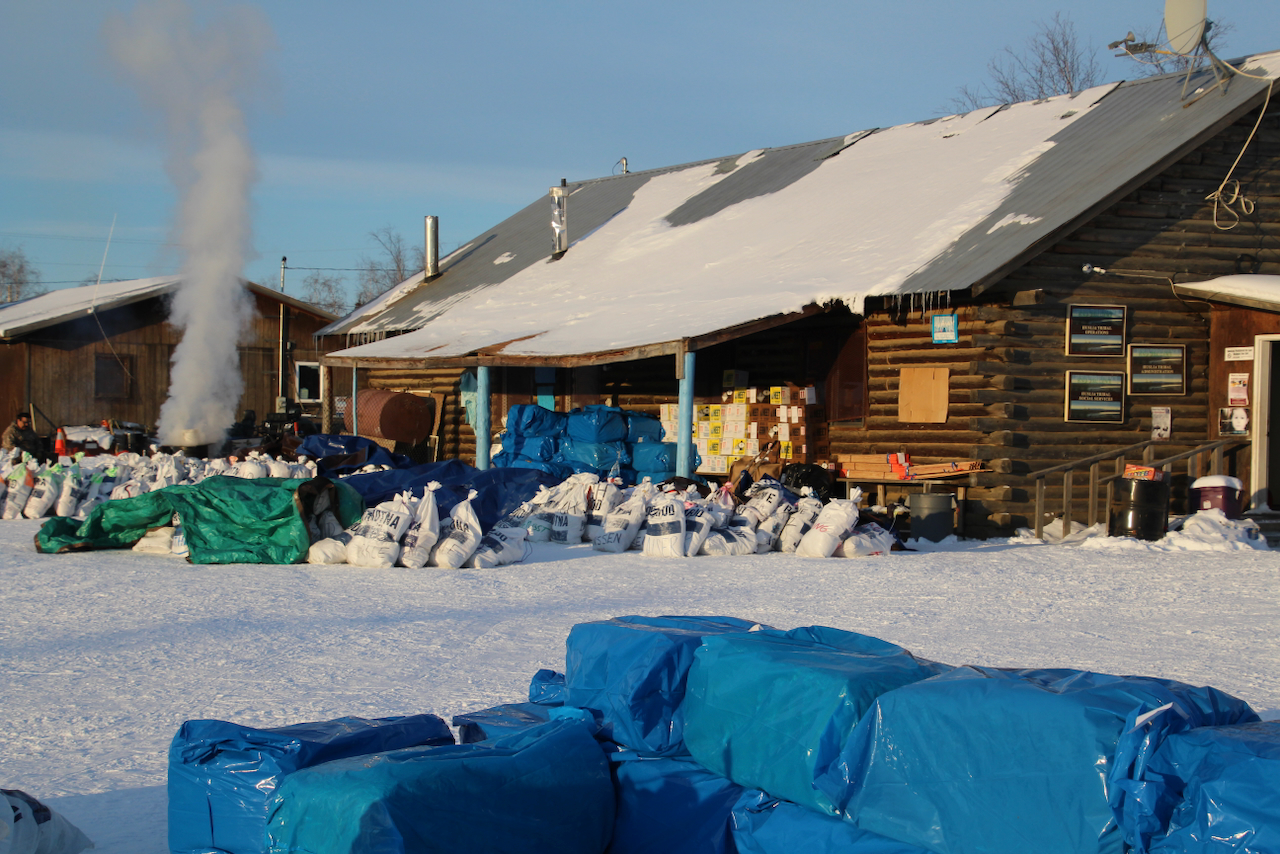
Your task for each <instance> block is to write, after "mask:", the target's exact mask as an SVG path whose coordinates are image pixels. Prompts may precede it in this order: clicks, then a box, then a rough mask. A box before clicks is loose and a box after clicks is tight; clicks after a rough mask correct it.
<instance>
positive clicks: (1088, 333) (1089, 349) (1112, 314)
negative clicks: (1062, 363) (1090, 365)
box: [1067, 305, 1125, 356]
mask: <svg viewBox="0 0 1280 854" xmlns="http://www.w3.org/2000/svg"><path fill="white" fill-rule="evenodd" d="M1124 318H1125V308H1124V306H1122V305H1072V306H1068V307H1067V355H1070V356H1123V355H1124Z"/></svg>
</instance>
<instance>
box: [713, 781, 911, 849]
mask: <svg viewBox="0 0 1280 854" xmlns="http://www.w3.org/2000/svg"><path fill="white" fill-rule="evenodd" d="M731 826H732V829H733V842H734V844H735V845H736V846H737V849H738V854H927V852H926V850H925V849H924V848H919V847H917V846H915V845H911V844H908V843H906V842H899V841H898V840H896V839H889V838H888V837H886V836H881V835H879V834H878V833H872V832H871V831H869V830H862V829H861V828H858V827H856V826H855V825H853V824H850V823H849V822H847V821H842V820H840V819H838V818H836V817H834V816H829V815H823V814H821V813H816V812H814V811H813V810H811V809H806V808H805V807H802V806H800V805H798V804H793V803H791V802H790V801H784V800H781V799H779V798H775V797H773V796H772V795H769V794H766V793H764V792H762V791H760V790H759V789H748V790H747V791H746V792H744V793H743V795H742V797H741V798H739V799H738V802H737V803H736V804H735V805H734V807H733V815H732V818H731Z"/></svg>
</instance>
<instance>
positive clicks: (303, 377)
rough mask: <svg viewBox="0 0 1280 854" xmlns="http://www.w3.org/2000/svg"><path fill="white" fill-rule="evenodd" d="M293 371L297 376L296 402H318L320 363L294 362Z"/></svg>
mask: <svg viewBox="0 0 1280 854" xmlns="http://www.w3.org/2000/svg"><path fill="white" fill-rule="evenodd" d="M293 369H294V371H295V373H296V375H297V387H298V394H297V398H298V400H302V401H307V400H319V399H320V363H319V362H294V365H293Z"/></svg>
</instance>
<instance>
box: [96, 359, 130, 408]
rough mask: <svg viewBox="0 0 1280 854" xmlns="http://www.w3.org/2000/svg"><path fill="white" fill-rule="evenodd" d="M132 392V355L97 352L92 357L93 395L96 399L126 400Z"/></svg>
mask: <svg viewBox="0 0 1280 854" xmlns="http://www.w3.org/2000/svg"><path fill="white" fill-rule="evenodd" d="M132 394H133V357H131V356H117V355H115V354H114V353H98V354H97V357H96V358H95V359H94V371H93V396H94V398H96V399H98V400H128V399H129V398H130V397H131V396H132Z"/></svg>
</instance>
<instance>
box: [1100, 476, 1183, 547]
mask: <svg viewBox="0 0 1280 854" xmlns="http://www.w3.org/2000/svg"><path fill="white" fill-rule="evenodd" d="M1168 529H1169V481H1167V480H1120V481H1117V483H1116V497H1115V503H1114V504H1113V505H1112V507H1111V521H1110V524H1109V525H1108V527H1107V533H1108V534H1109V535H1111V536H1113V537H1136V538H1137V539H1139V540H1160V539H1163V538H1164V535H1165V532H1166V531H1167V530H1168Z"/></svg>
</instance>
